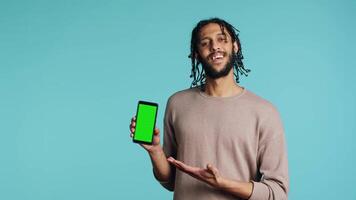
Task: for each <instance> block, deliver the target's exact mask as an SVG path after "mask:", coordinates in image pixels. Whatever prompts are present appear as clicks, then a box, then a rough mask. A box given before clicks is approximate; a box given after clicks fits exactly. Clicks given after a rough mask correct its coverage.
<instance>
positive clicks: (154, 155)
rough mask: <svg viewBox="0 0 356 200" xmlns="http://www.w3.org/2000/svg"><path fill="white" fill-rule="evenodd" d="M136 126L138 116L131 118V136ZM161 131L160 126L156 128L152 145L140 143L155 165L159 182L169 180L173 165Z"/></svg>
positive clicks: (154, 168)
mask: <svg viewBox="0 0 356 200" xmlns="http://www.w3.org/2000/svg"><path fill="white" fill-rule="evenodd" d="M135 128H136V117H133V118H132V119H131V124H130V131H131V134H130V137H131V138H132V137H133V135H134V133H135ZM159 133H160V131H159V129H158V128H155V130H154V137H153V142H152V145H148V144H140V146H142V147H143V148H144V149H145V150H146V151H147V152H148V154H149V156H150V158H151V163H152V167H153V173H154V175H155V177H156V179H157V180H158V181H159V182H168V181H169V178H170V176H171V167H170V164H169V163H168V161H167V157H166V155H165V154H164V152H163V149H162V147H161V145H160V135H159Z"/></svg>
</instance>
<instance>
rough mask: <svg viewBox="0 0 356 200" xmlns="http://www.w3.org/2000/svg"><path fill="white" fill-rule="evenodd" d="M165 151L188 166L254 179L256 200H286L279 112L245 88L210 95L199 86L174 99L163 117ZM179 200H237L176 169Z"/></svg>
mask: <svg viewBox="0 0 356 200" xmlns="http://www.w3.org/2000/svg"><path fill="white" fill-rule="evenodd" d="M163 150H164V152H165V154H166V156H167V157H169V156H172V157H174V158H176V159H178V160H180V161H183V162H184V163H186V164H188V165H191V166H196V167H201V168H205V167H206V165H207V164H208V163H211V164H212V165H213V166H215V167H217V169H218V170H219V172H220V174H221V176H222V177H225V178H228V179H231V180H239V181H246V182H248V181H251V180H252V181H253V183H254V188H253V192H252V195H251V197H250V199H251V200H257V199H270V200H272V199H287V198H288V197H287V194H288V190H289V178H288V160H287V150H286V141H285V136H284V130H283V125H282V122H281V119H280V117H279V114H278V111H277V110H276V108H275V107H274V106H273V105H272V104H271V103H269V102H268V101H266V100H264V99H262V98H261V97H258V96H257V95H255V94H253V93H252V92H250V91H248V90H247V89H244V90H243V92H242V93H241V94H239V95H236V96H233V97H212V96H207V95H206V94H205V93H203V92H201V91H200V90H199V89H198V88H192V89H187V90H183V91H180V92H177V93H175V94H174V95H172V96H171V97H170V98H169V100H168V103H167V107H166V112H165V118H164V140H163ZM172 169H173V172H174V173H172V175H173V176H172V177H171V179H170V181H169V182H165V183H162V182H161V184H162V185H163V186H164V187H165V188H167V189H168V190H171V191H173V190H174V199H175V200H190V199H192V200H200V199H202V200H210V199H211V200H213V199H214V200H217V199H219V200H223V199H238V198H236V197H234V196H232V195H231V194H228V193H226V192H223V191H219V190H217V189H215V188H213V187H211V186H209V185H208V184H206V183H204V182H201V181H199V180H197V179H195V178H193V177H191V176H189V175H187V174H185V173H183V172H181V171H179V170H175V168H172Z"/></svg>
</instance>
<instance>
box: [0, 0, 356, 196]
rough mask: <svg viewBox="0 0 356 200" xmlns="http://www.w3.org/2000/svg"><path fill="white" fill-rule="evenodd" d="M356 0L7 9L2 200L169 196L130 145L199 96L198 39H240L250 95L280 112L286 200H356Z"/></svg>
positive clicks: (6, 4)
mask: <svg viewBox="0 0 356 200" xmlns="http://www.w3.org/2000/svg"><path fill="white" fill-rule="evenodd" d="M355 11H356V3H355V1H351V0H350V1H347V0H344V1H336V0H333V1H332V0H330V1H308V0H299V1H294V2H291V1H263V2H262V1H236V0H234V1H171V2H169V1H129V0H127V1H125V0H123V1H114V0H112V1H79V0H75V1H69V0H63V1H44V0H43V1H38V0H35V1H16V0H14V1H4V0H2V1H1V2H0V199H16V200H23V199H36V200H48V199H51V200H52V199H53V200H57V199H58V200H59V199H86V200H91V199H170V198H171V197H172V193H170V192H168V191H166V190H164V189H163V188H162V187H161V186H160V185H159V184H158V183H157V182H156V181H155V179H154V178H153V175H152V167H151V163H150V160H149V157H148V155H147V154H146V152H145V151H144V150H143V149H142V148H141V147H139V146H138V145H136V144H133V143H132V141H131V139H130V137H129V129H128V126H129V122H130V118H131V117H132V116H133V115H134V114H135V112H136V105H137V101H138V100H148V101H155V102H158V103H159V104H160V108H159V115H158V118H157V126H158V127H159V128H160V129H161V131H162V120H163V113H164V109H165V105H166V101H167V98H168V97H169V96H170V95H171V94H172V93H174V92H176V91H178V90H182V89H185V88H187V87H189V86H190V83H191V79H190V78H189V75H190V69H191V68H190V60H189V59H188V58H187V55H188V54H189V45H190V33H191V30H192V28H193V27H194V25H195V24H196V23H197V22H198V21H199V20H200V19H204V18H209V17H215V16H217V17H221V18H223V19H226V20H227V21H228V22H230V23H232V24H233V25H235V26H236V27H237V28H238V29H239V30H240V31H241V33H240V39H241V42H242V48H243V53H244V56H245V60H244V62H245V65H246V67H247V68H250V69H251V70H252V72H251V73H250V76H249V77H247V78H246V77H243V78H242V82H241V85H242V86H244V87H246V88H247V89H249V90H251V91H253V92H255V93H256V94H258V95H260V96H262V97H264V98H266V99H268V100H269V101H271V102H272V103H273V104H275V105H276V106H277V107H278V109H279V111H280V113H281V115H282V118H283V122H284V126H285V130H286V136H287V142H288V154H289V165H290V166H289V170H290V187H291V190H290V199H291V200H297V199H356V190H354V182H355V178H356V172H355V170H354V165H355V163H356V156H354V155H353V154H354V153H355V151H356V147H355V145H354V142H355V132H356V125H355V124H356V123H355V122H356V103H355V102H356V94H355V92H356V86H355V84H354V83H353V81H354V80H355V78H354V75H355V73H356V69H355V67H356V61H355V55H354V53H355V50H354V48H355V45H356V39H355V35H356V28H355V27H356V26H355V17H356V12H355Z"/></svg>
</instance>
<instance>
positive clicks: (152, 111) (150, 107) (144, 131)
mask: <svg viewBox="0 0 356 200" xmlns="http://www.w3.org/2000/svg"><path fill="white" fill-rule="evenodd" d="M157 110H158V104H157V103H153V102H147V101H139V102H138V105H137V112H136V129H135V132H134V137H133V142H135V143H143V144H152V142H153V136H154V129H155V126H156V118H157Z"/></svg>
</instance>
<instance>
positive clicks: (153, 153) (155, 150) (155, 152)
mask: <svg viewBox="0 0 356 200" xmlns="http://www.w3.org/2000/svg"><path fill="white" fill-rule="evenodd" d="M147 152H148V154H149V155H150V156H151V157H152V156H157V155H161V154H164V152H163V149H162V147H161V145H158V146H157V147H154V148H152V149H150V150H147Z"/></svg>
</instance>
